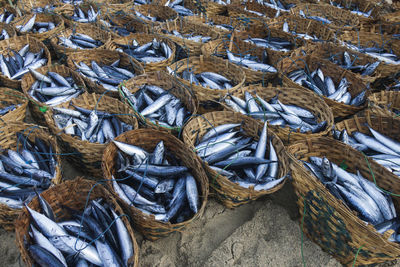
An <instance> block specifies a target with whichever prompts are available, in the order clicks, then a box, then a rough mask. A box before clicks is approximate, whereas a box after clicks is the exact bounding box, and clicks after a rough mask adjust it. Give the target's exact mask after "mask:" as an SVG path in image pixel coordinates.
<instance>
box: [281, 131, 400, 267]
mask: <svg viewBox="0 0 400 267" xmlns="http://www.w3.org/2000/svg"><path fill="white" fill-rule="evenodd" d="M288 152H289V154H290V155H291V158H292V161H291V164H290V169H291V171H292V177H293V181H294V182H293V186H294V189H295V192H296V195H297V196H298V201H297V204H298V207H299V211H300V214H302V218H301V221H302V225H304V226H303V231H304V233H305V234H306V235H307V236H308V237H309V238H310V239H311V240H312V241H314V242H315V243H316V244H318V245H319V246H320V247H321V248H322V250H324V251H325V252H328V253H329V254H331V255H333V256H334V257H335V258H336V259H337V260H338V261H340V262H341V263H342V264H344V265H346V266H351V265H353V266H358V265H368V264H375V263H379V262H384V261H388V260H395V259H397V258H398V257H399V256H400V246H399V244H397V243H395V242H389V241H387V239H388V238H389V236H390V235H391V234H392V232H393V231H387V232H386V233H385V234H384V235H383V236H382V235H381V234H379V233H377V232H376V230H375V229H374V227H373V226H372V225H371V224H366V223H365V222H364V221H362V220H361V219H359V218H358V217H357V215H356V214H355V212H354V211H351V210H350V209H349V208H347V207H346V206H345V205H344V204H343V202H341V201H339V200H338V199H336V198H335V197H334V196H333V195H332V194H331V193H330V192H329V191H328V190H327V189H326V188H325V186H324V185H323V184H322V183H321V182H320V181H318V180H317V178H315V177H314V176H313V175H311V173H310V172H308V171H307V170H306V169H305V168H304V167H303V166H302V164H301V163H300V162H299V161H298V160H307V159H308V158H309V157H310V156H318V157H323V156H325V157H327V158H328V159H329V160H330V161H332V162H333V163H336V164H338V165H341V166H344V167H346V170H348V171H350V172H353V173H354V172H356V170H359V171H360V172H361V174H362V175H363V177H365V178H367V179H368V180H371V181H374V179H375V180H376V183H377V185H378V186H379V188H383V189H385V190H387V191H389V192H393V193H396V194H399V192H400V188H399V187H400V184H399V181H398V177H395V176H394V175H393V174H391V173H390V172H389V171H388V170H386V169H385V168H383V167H382V166H380V165H379V164H377V163H376V162H374V161H373V160H368V161H367V158H366V157H365V156H364V155H363V154H362V153H360V152H358V151H357V150H354V149H353V148H351V147H350V146H348V145H346V144H344V143H342V142H339V141H336V140H333V139H331V138H327V137H321V138H313V139H306V140H303V141H301V142H299V143H297V144H294V145H292V146H290V147H289V148H288ZM372 173H373V175H371V174H372ZM373 177H374V178H373ZM392 197H393V202H394V203H395V206H396V210H398V206H399V199H398V197H394V196H392Z"/></svg>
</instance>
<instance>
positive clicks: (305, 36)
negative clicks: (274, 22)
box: [282, 21, 324, 42]
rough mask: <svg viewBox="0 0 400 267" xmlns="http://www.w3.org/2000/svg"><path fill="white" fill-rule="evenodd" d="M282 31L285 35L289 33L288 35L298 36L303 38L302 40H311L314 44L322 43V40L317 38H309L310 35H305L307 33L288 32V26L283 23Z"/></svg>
mask: <svg viewBox="0 0 400 267" xmlns="http://www.w3.org/2000/svg"><path fill="white" fill-rule="evenodd" d="M282 30H283V31H284V32H287V33H290V34H292V35H295V36H299V37H300V38H303V39H304V40H312V41H314V42H317V41H324V40H321V39H319V38H318V37H317V36H315V35H314V36H311V35H309V34H307V33H298V32H296V31H294V30H293V31H290V30H289V24H288V23H287V22H286V21H285V22H284V23H283V28H282Z"/></svg>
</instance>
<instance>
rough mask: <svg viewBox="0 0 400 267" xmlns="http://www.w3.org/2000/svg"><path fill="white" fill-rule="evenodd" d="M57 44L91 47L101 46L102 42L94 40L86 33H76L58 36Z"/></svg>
mask: <svg viewBox="0 0 400 267" xmlns="http://www.w3.org/2000/svg"><path fill="white" fill-rule="evenodd" d="M58 41H59V42H58V44H59V45H62V46H65V47H68V48H72V49H92V48H98V47H100V46H102V45H103V44H104V43H103V42H102V41H100V40H95V39H93V38H92V37H90V36H89V35H87V34H83V33H76V34H71V35H70V36H68V37H63V36H58Z"/></svg>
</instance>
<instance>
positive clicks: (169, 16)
mask: <svg viewBox="0 0 400 267" xmlns="http://www.w3.org/2000/svg"><path fill="white" fill-rule="evenodd" d="M135 11H137V12H139V13H141V14H142V15H144V16H152V17H156V18H159V19H160V20H161V21H150V20H149V21H146V20H145V21H146V22H147V23H149V24H150V25H153V26H159V25H160V24H161V23H163V22H166V21H171V20H176V19H177V18H178V13H176V12H175V10H173V9H172V8H170V7H167V6H160V5H152V4H150V5H135V6H134V7H133V9H132V10H131V11H130V13H129V14H134V15H135V16H136V14H135ZM140 19H142V18H140ZM142 20H143V19H142Z"/></svg>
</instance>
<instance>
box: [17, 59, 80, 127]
mask: <svg viewBox="0 0 400 267" xmlns="http://www.w3.org/2000/svg"><path fill="white" fill-rule="evenodd" d="M21 87H22V91H23V92H24V94H25V96H26V97H27V98H28V99H29V100H30V101H29V108H30V111H31V115H32V117H33V119H34V120H35V121H36V122H38V123H40V124H45V119H44V112H45V111H46V109H48V108H51V107H54V106H58V105H60V104H62V103H66V102H69V101H70V100H71V99H72V98H75V97H77V96H78V95H80V94H82V93H83V92H86V86H85V82H84V81H83V79H82V78H81V76H80V75H79V74H78V73H76V72H74V71H72V70H71V69H69V68H68V67H65V66H63V65H58V66H51V67H47V66H46V67H41V68H39V69H36V70H33V69H31V70H30V71H29V72H28V73H27V74H26V75H24V77H23V79H22V85H21Z"/></svg>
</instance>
